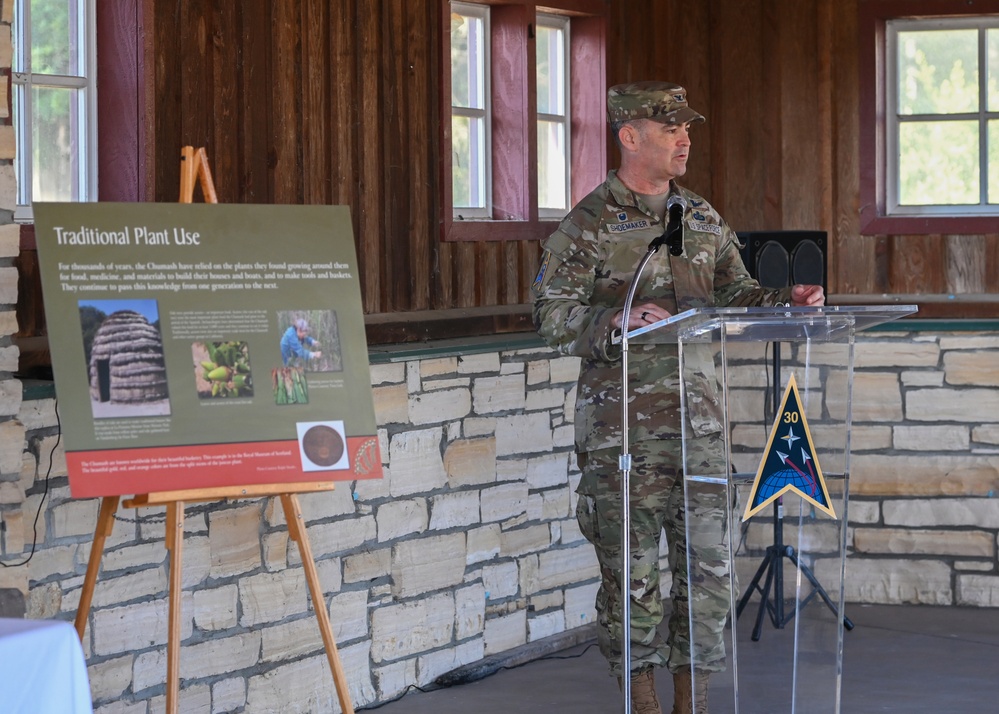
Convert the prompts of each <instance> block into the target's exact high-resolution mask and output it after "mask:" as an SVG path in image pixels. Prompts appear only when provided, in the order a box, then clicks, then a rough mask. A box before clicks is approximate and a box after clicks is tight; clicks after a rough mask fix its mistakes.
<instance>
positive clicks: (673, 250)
mask: <svg viewBox="0 0 999 714" xmlns="http://www.w3.org/2000/svg"><path fill="white" fill-rule="evenodd" d="M666 205H667V208H668V209H669V211H668V213H669V218H670V220H669V223H668V225H667V227H666V230H665V231H664V232H663V234H662V235H661V236H659V237H658V238H656V239H655V240H654V241H652V242H651V243H650V244H649V249H648V250H647V251H646V252H645V255H644V256H643V257H642V260H641V261H640V262H639V263H638V268H637V269H636V270H635V275H634V277H633V278H632V279H631V285H629V286H628V295H627V297H626V298H625V300H624V312H623V313H622V315H621V456H619V457H618V468H619V469H620V471H621V691H622V693H623V694H624V714H631V587H630V585H631V451H630V448H631V447H630V444H629V439H628V392H629V389H628V329H629V324H628V323H629V321H630V320H629V317H630V315H631V304H632V303H633V302H634V300H635V291H636V290H637V288H638V280H639V278H640V277H641V275H642V273H643V272H644V271H645V266H646V265H648V263H649V261H650V260H651V259H652V256H653V255H655V254H656V252H657V251H658V250H659V248H661V247H662V246H663V244H664V243H665V244H667V245H669V252H670V254H671V255H681V254H682V253H683V224H682V223H681V220H682V218H683V213H684V211H685V210H686V207H687V201H686V200H685V199H684V198H683V197H682V196H680V195H679V194H673V195H671V196H670V197H669V200H668V201H667V203H666Z"/></svg>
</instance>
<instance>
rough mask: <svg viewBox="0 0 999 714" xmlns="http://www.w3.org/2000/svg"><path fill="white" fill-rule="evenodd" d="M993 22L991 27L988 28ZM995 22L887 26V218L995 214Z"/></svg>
mask: <svg viewBox="0 0 999 714" xmlns="http://www.w3.org/2000/svg"><path fill="white" fill-rule="evenodd" d="M990 23H991V26H990ZM997 35H999V27H996V21H995V19H994V18H993V19H986V18H961V19H959V20H948V19H940V18H934V19H926V20H916V19H906V20H895V21H889V23H888V42H889V48H888V49H889V52H888V56H889V57H893V58H894V61H893V64H891V65H890V66H889V67H890V68H889V73H888V79H889V84H888V86H889V87H894V90H893V91H892V92H891V93H889V94H888V97H887V100H888V102H887V108H888V110H889V111H888V116H887V121H886V124H887V126H886V137H887V149H888V151H887V164H888V165H887V167H886V168H887V175H888V177H889V178H888V182H887V184H886V189H887V190H886V198H887V201H886V203H887V206H886V208H887V212H888V214H889V215H899V216H902V215H926V214H937V215H971V214H979V215H985V214H989V213H994V212H996V209H997V208H999V207H997V206H996V201H995V199H996V196H997V192H999V186H997V188H996V189H993V188H992V184H993V183H995V181H994V180H993V179H992V178H991V177H992V176H994V175H996V168H997V167H996V166H995V158H996V157H997V151H996V148H995V139H996V136H995V132H994V131H992V130H991V129H990V123H991V122H992V121H994V120H996V119H999V116H990V115H989V112H990V111H994V110H991V109H989V107H991V106H993V105H997V104H999V101H997V100H999V87H997V86H996V85H997V82H999V74H997V69H999V36H997Z"/></svg>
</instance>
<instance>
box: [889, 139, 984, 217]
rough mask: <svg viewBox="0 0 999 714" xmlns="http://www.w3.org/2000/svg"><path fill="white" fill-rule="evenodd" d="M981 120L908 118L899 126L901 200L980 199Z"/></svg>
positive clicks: (938, 202) (954, 202)
mask: <svg viewBox="0 0 999 714" xmlns="http://www.w3.org/2000/svg"><path fill="white" fill-rule="evenodd" d="M979 175H980V172H979V162H978V122H974V121H926V122H907V123H905V124H902V125H901V126H900V127H899V176H900V177H901V181H900V186H899V203H900V204H901V205H903V206H919V205H960V204H969V205H975V204H977V203H978V202H979V185H980V184H979Z"/></svg>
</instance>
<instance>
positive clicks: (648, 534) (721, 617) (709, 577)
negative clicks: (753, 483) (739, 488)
mask: <svg viewBox="0 0 999 714" xmlns="http://www.w3.org/2000/svg"><path fill="white" fill-rule="evenodd" d="M630 451H631V456H632V464H631V471H630V475H629V485H630V487H631V488H630V490H631V499H630V503H631V507H630V519H631V588H630V589H631V670H632V671H637V670H641V669H644V668H646V667H648V666H650V665H652V666H657V667H663V666H665V667H668V668H669V670H670V671H671V672H673V673H676V672H677V671H679V670H680V668H682V667H684V666H687V665H690V664H691V663H692V662H691V660H692V659H693V664H694V666H695V667H697V668H701V669H703V670H705V671H722V670H723V669H725V642H724V637H723V636H724V629H725V623H726V621H727V618H728V614H729V610H730V604H731V600H730V584H731V580H730V573H729V554H728V553H729V551H728V534H727V528H726V517H725V500H726V489H725V486H724V485H720V486H719V485H718V484H717V483H710V484H702V483H700V482H694V481H691V480H687V487H686V491H687V493H686V498H685V494H684V490H685V489H684V478H683V467H682V460H683V456H682V452H681V442H680V440H679V439H676V440H646V441H639V442H637V443H636V444H633V445H632V446H631V447H630ZM619 455H620V449H601V450H599V451H591V452H587V453H586V454H584V455H581V457H580V461H581V463H582V470H583V475H582V478H581V480H580V483H579V487H578V488H577V489H576V490H577V493H578V494H579V501H578V503H577V506H576V519H577V520H578V521H579V527H580V530H581V531H582V533H583V535H584V536H585V537H586V539H587V540H588V541H590V543H592V544H593V546H594V548H595V549H596V553H597V560H598V561H599V564H600V588H599V589H598V591H597V601H596V608H597V633H598V642H599V645H600V651H601V652H602V653H603V655H604V657H606V658H607V660H608V662H609V663H610V667H611V673H612V674H614V675H616V676H620V674H621V670H622V667H621V651H622V644H621V632H622V627H621V519H622V516H621V472H620V470H619V467H618V456H619ZM687 456H688V459H687V460H688V464H689V465H690V468H691V469H695V468H696V470H697V471H698V472H699V473H702V474H709V475H714V476H717V477H719V478H721V479H722V482H723V483H724V481H723V477H724V475H725V467H724V450H723V441H722V439H721V437H720V436H717V435H715V436H708V437H702V438H698V439H690V440H688V444H687ZM688 522H689V523H690V528H689V549H690V567H689V568H688V557H687V550H688V528H687V523H688ZM664 530H665V533H666V542H667V546H668V550H667V561H668V563H669V568H670V571H671V573H672V576H673V582H672V587H671V588H670V599H671V601H672V611H671V613H670V617H669V623H668V631H669V637H668V640H664V639H663V636H662V633H661V632H660V625H661V623H662V621H663V616H664V605H663V599H662V595H661V591H660V569H659V558H660V555H659V554H660V540H661V537H662V532H663V531H664ZM691 586H693V591H692V592H693V594H692V595H691ZM691 613H693V618H691ZM691 619H693V627H694V631H693V636H692V635H691ZM692 640H693V642H694V645H693V652H692V644H691V643H692Z"/></svg>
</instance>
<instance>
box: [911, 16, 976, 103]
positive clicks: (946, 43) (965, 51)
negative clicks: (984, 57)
mask: <svg viewBox="0 0 999 714" xmlns="http://www.w3.org/2000/svg"><path fill="white" fill-rule="evenodd" d="M898 78H899V81H898V94H899V97H898V104H899V107H898V108H899V114H903V115H912V114H961V113H966V112H977V111H978V31H977V30H974V29H969V30H934V31H927V32H899V33H898Z"/></svg>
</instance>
